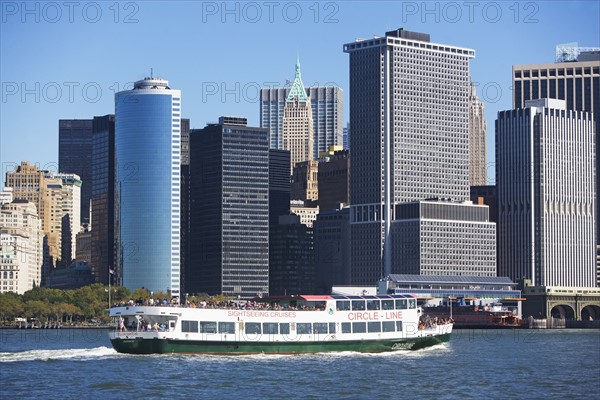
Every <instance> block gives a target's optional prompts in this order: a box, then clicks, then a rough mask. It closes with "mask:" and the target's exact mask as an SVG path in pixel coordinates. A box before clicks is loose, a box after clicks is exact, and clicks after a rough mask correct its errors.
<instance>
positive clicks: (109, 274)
mask: <svg viewBox="0 0 600 400" xmlns="http://www.w3.org/2000/svg"><path fill="white" fill-rule="evenodd" d="M110 270H111V268H110V266H109V267H108V309H109V310H110V306H111V304H112V303H111V301H110V281H111V278H112V274H111V273H110Z"/></svg>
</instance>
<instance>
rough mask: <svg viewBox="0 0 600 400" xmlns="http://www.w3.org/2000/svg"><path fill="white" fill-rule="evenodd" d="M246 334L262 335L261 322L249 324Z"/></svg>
mask: <svg viewBox="0 0 600 400" xmlns="http://www.w3.org/2000/svg"><path fill="white" fill-rule="evenodd" d="M246 334H260V322H247V323H246Z"/></svg>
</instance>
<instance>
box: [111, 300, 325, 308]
mask: <svg viewBox="0 0 600 400" xmlns="http://www.w3.org/2000/svg"><path fill="white" fill-rule="evenodd" d="M117 307H179V308H200V309H207V310H265V311H325V310H326V307H324V306H319V307H311V306H306V305H298V306H291V305H290V306H281V305H279V304H271V303H258V302H246V303H235V302H232V304H229V303H216V304H210V303H206V304H195V303H188V304H170V303H167V304H163V303H149V302H133V301H131V300H130V301H129V302H128V303H119V304H114V305H113V306H112V307H111V308H117Z"/></svg>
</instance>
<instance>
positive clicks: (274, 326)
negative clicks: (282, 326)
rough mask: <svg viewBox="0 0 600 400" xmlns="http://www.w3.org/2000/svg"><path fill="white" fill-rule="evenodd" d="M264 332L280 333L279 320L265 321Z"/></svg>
mask: <svg viewBox="0 0 600 400" xmlns="http://www.w3.org/2000/svg"><path fill="white" fill-rule="evenodd" d="M263 333H265V334H268V335H279V324H278V323H277V322H263Z"/></svg>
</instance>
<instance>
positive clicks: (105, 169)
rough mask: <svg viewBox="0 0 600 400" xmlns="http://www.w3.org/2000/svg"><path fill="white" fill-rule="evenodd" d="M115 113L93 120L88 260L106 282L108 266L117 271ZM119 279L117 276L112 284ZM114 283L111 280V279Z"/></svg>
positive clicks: (106, 282)
mask: <svg viewBox="0 0 600 400" xmlns="http://www.w3.org/2000/svg"><path fill="white" fill-rule="evenodd" d="M115 191H116V165H115V116H114V115H110V114H109V115H104V116H101V117H94V119H93V123H92V212H91V214H92V218H91V226H92V230H91V249H90V251H91V262H90V266H91V269H92V274H93V275H94V277H95V279H96V282H99V283H103V284H105V285H107V284H108V281H109V269H111V267H112V269H113V271H116V272H120V268H119V265H118V262H117V261H118V257H117V251H116V245H117V237H116V229H117V223H118V221H117V217H118V214H117V213H116V210H117V208H116V204H115V201H116V192H115ZM116 282H120V279H117V280H115V281H114V283H116ZM111 283H113V282H111Z"/></svg>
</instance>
